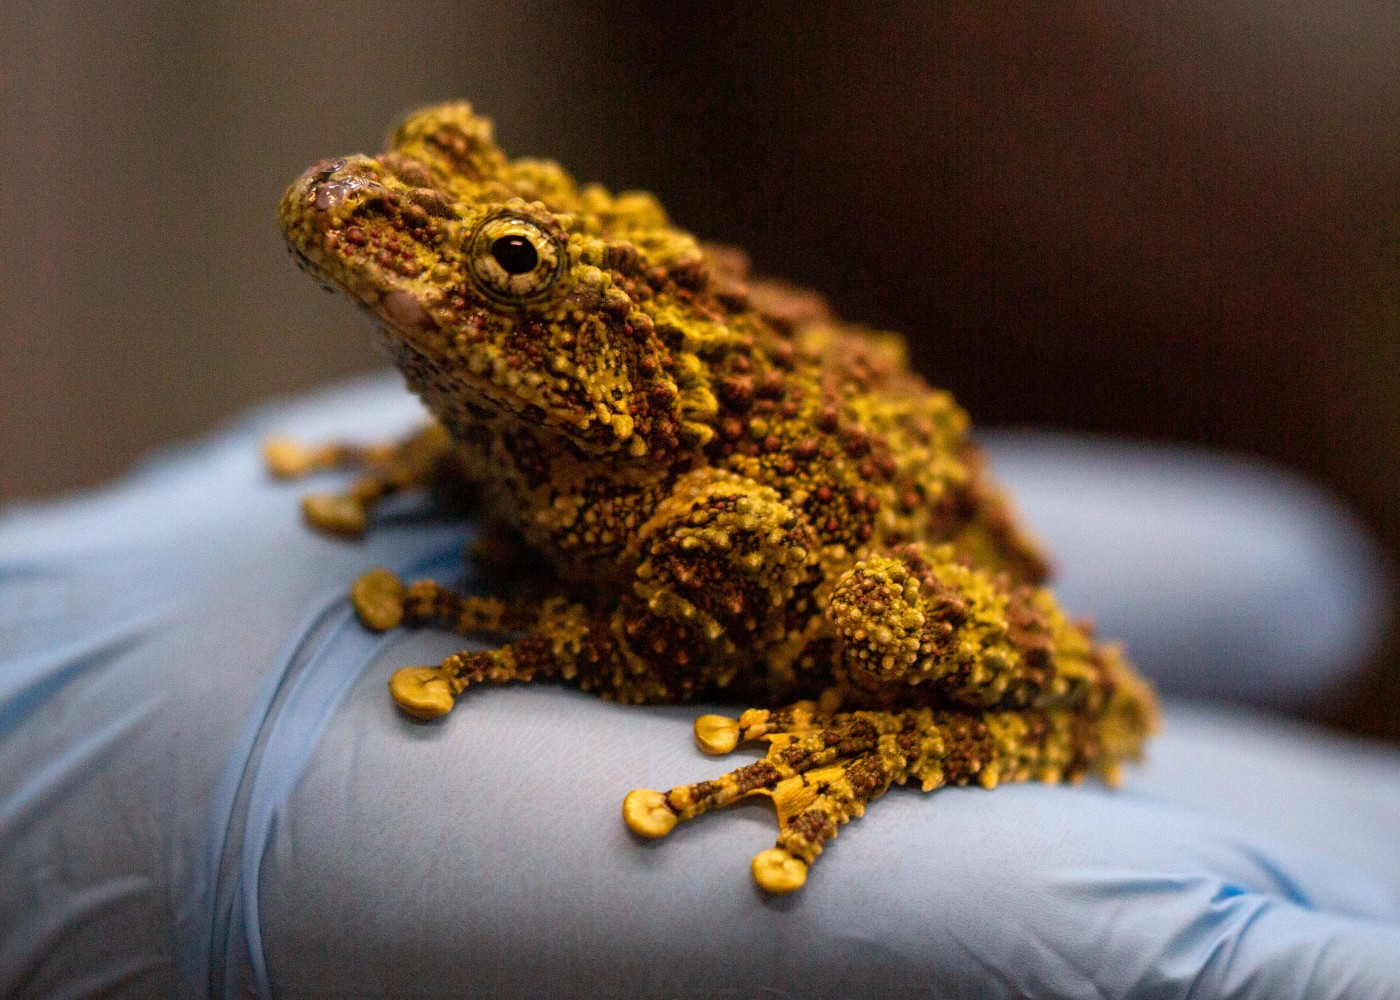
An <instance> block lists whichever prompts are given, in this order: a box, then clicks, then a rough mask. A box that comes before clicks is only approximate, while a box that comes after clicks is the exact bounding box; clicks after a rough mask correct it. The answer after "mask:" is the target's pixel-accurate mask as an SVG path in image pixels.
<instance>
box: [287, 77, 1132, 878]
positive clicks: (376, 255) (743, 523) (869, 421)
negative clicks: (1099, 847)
mask: <svg viewBox="0 0 1400 1000" xmlns="http://www.w3.org/2000/svg"><path fill="white" fill-rule="evenodd" d="M281 222H282V227H283V230H284V233H285V235H286V238H287V241H288V244H289V246H290V247H291V249H292V251H293V253H294V256H295V257H296V258H297V260H298V262H299V263H300V264H301V265H302V266H303V267H304V268H305V269H306V270H307V271H309V272H310V273H311V274H312V275H313V276H314V277H315V278H317V279H318V280H319V281H321V282H322V283H324V284H326V285H328V286H331V287H335V288H338V289H340V290H342V291H344V292H345V293H346V294H348V295H349V296H350V297H351V298H352V299H353V300H355V301H356V302H357V303H359V304H360V305H361V306H363V307H364V308H365V309H366V310H368V311H369V312H370V313H371V314H372V316H373V317H374V319H375V320H376V321H377V323H378V326H379V329H380V330H381V331H382V333H383V335H384V337H385V338H386V340H387V343H388V344H389V346H390V349H391V350H392V352H393V356H394V358H395V360H396V362H397V364H398V366H399V368H400V369H401V370H402V371H403V373H404V375H405V376H406V378H407V380H408V382H409V385H410V386H411V387H412V388H413V389H414V390H415V391H416V392H417V393H418V394H419V395H420V396H421V397H422V398H423V399H424V401H425V402H426V404H427V405H428V406H429V408H430V409H431V410H432V412H433V414H434V415H435V416H436V417H437V418H438V420H439V421H441V423H442V425H443V426H444V427H445V428H446V429H447V431H448V432H449V433H450V436H451V443H450V446H449V445H446V444H445V445H444V447H445V448H448V449H449V450H445V451H444V454H443V462H444V463H445V465H444V467H446V463H450V469H451V470H452V472H451V474H452V475H456V476H460V477H465V478H466V479H467V480H470V481H471V482H472V483H474V484H475V486H476V487H477V490H478V493H479V496H480V499H481V504H482V512H483V516H484V518H485V523H486V524H487V531H488V533H490V534H492V537H498V538H499V539H501V540H502V546H503V547H505V546H508V545H509V544H519V541H522V540H523V543H524V545H525V546H526V547H527V548H528V549H529V550H530V551H532V552H533V553H535V554H536V555H537V556H540V557H543V561H544V563H545V564H546V565H547V567H548V571H547V572H546V573H545V574H544V575H545V576H546V577H548V579H547V580H546V581H545V582H544V583H541V582H540V581H539V580H536V581H534V584H533V585H534V586H535V587H536V588H537V589H538V588H539V587H543V591H544V592H543V593H542V594H540V595H537V597H535V598H531V599H530V601H532V602H533V603H530V604H529V607H530V609H531V610H530V611H529V613H528V614H526V615H525V616H524V617H525V619H528V620H530V621H532V623H533V624H532V625H531V626H530V628H529V629H527V631H526V633H525V635H524V637H523V638H521V639H519V640H517V641H515V642H513V643H511V644H509V645H507V646H505V647H502V648H501V649H500V650H496V651H494V652H492V653H464V654H460V655H459V656H457V657H453V658H450V659H449V660H448V661H446V662H445V663H444V664H442V665H441V666H440V667H437V668H414V669H415V670H417V671H418V672H417V673H415V674H412V675H409V674H404V676H403V677H401V678H400V677H396V681H395V685H396V686H395V688H394V690H395V696H396V697H397V698H399V701H400V703H401V704H403V705H404V706H405V708H406V709H407V710H409V711H410V712H412V713H413V714H415V715H419V716H422V717H428V716H431V715H435V714H439V712H440V711H443V710H445V709H446V708H447V707H450V704H451V698H452V697H455V696H456V695H457V694H458V693H460V691H461V690H463V689H464V688H465V687H466V686H468V685H469V684H471V683H474V682H480V681H503V680H513V679H529V678H533V677H539V676H558V677H564V678H568V679H571V680H573V681H575V682H576V683H578V684H579V685H581V686H582V687H583V688H585V689H587V690H592V691H596V692H598V693H600V694H602V695H604V696H606V697H610V698H615V699H618V700H622V701H627V702H662V701H677V700H689V699H693V698H698V697H710V696H713V695H715V694H716V693H718V692H719V691H720V690H721V689H728V690H729V691H731V692H732V693H733V696H734V697H739V698H744V699H750V700H751V701H752V702H753V703H757V704H761V705H765V706H778V705H782V704H785V703H787V702H791V701H793V700H795V699H799V698H817V697H819V696H821V697H822V701H821V707H820V708H818V707H815V706H812V705H805V706H799V707H798V708H796V709H793V710H784V711H778V712H770V711H765V710H755V711H754V712H750V713H747V714H746V715H745V716H744V717H743V718H742V719H741V720H739V727H740V729H741V730H742V731H741V732H740V734H739V735H740V736H746V737H759V736H766V737H767V738H769V739H770V741H771V742H772V750H771V751H770V754H769V758H768V760H766V761H760V762H759V764H757V765H751V766H750V768H747V769H740V770H739V771H736V772H734V773H733V774H732V775H728V776H726V777H725V778H722V779H720V780H719V781H715V782H702V783H701V784H700V785H695V786H687V787H686V788H683V789H675V790H673V791H672V792H670V793H668V794H667V796H666V797H665V805H664V806H659V807H658V808H660V809H662V811H663V812H665V811H666V810H669V811H670V812H672V813H674V814H675V815H676V816H677V817H679V818H686V817H688V816H690V815H694V814H696V813H698V812H702V811H705V810H706V809H708V808H712V807H713V806H714V805H719V804H723V803H724V802H727V801H730V800H731V799H732V798H733V797H735V796H737V795H741V794H750V793H754V792H765V793H768V794H772V795H774V797H775V798H776V799H777V800H778V802H779V807H780V808H779V812H780V816H781V817H782V819H783V839H780V842H779V843H780V847H781V848H782V850H783V851H785V852H787V854H786V855H784V857H792V858H797V859H801V861H803V862H807V861H810V860H811V859H812V858H814V857H815V855H816V854H817V853H818V852H819V851H820V850H821V844H822V843H823V842H824V841H825V840H826V839H829V837H830V836H834V834H835V830H836V827H837V826H838V825H839V824H840V823H841V822H844V820H845V819H847V818H849V817H850V816H851V815H858V814H859V812H860V811H861V809H862V808H863V805H864V803H865V802H867V801H869V800H870V799H872V798H874V797H875V796H877V795H878V794H879V793H880V792H882V791H883V790H884V789H885V788H886V787H888V785H889V784H890V783H891V782H903V781H905V780H907V779H908V778H909V777H915V778H917V779H918V780H919V781H920V782H921V783H922V784H923V785H924V786H925V787H926V788H932V787H935V786H937V785H939V784H943V783H946V782H957V783H966V782H969V781H980V782H981V783H982V784H984V785H988V786H991V785H994V784H996V783H997V782H998V781H1006V780H1016V779H1027V778H1036V779H1040V780H1050V781H1054V780H1060V779H1073V778H1077V777H1079V776H1081V775H1082V774H1084V773H1086V772H1089V771H1094V772H1098V773H1100V774H1103V775H1112V774H1113V773H1114V772H1115V770H1116V768H1117V765H1118V764H1119V762H1120V761H1122V760H1124V759H1127V758H1131V757H1134V756H1135V755H1136V754H1137V753H1138V752H1139V749H1140V746H1141V743H1142V740H1143V738H1144V736H1145V735H1146V734H1147V733H1148V731H1149V730H1150V729H1151V728H1152V725H1153V720H1154V718H1155V712H1154V708H1153V704H1152V699H1151V694H1150V692H1149V690H1148V689H1147V687H1146V686H1145V684H1144V683H1143V682H1142V681H1141V680H1140V679H1139V678H1138V677H1137V675H1136V674H1134V673H1133V671H1132V669H1131V667H1130V666H1129V665H1128V664H1127V662H1126V661H1125V660H1124V659H1123V657H1122V656H1121V655H1120V654H1119V653H1118V652H1117V651H1116V649H1115V648H1113V647H1111V646H1103V645H1099V644H1097V643H1095V642H1094V641H1093V639H1092V637H1091V636H1090V635H1089V633H1088V630H1087V629H1086V628H1085V627H1083V626H1080V625H1076V624H1074V623H1072V622H1070V621H1069V620H1068V619H1067V618H1066V617H1065V616H1064V615H1063V614H1062V613H1061V612H1060V611H1059V609H1058V608H1057V607H1056V605H1055V603H1054V601H1053V599H1052V598H1051V597H1050V595H1049V593H1048V592H1047V591H1045V590H1044V589H1041V588H1040V587H1039V586H1038V584H1039V583H1040V582H1041V581H1042V580H1043V578H1044V576H1045V564H1044V562H1043V560H1042V558H1041V557H1040V555H1039V553H1038V550H1037V548H1036V546H1035V545H1034V544H1033V542H1032V541H1031V540H1030V539H1029V538H1028V537H1027V536H1026V535H1025V534H1024V533H1023V532H1022V530H1021V529H1020V528H1019V527H1018V525H1017V524H1016V523H1015V521H1014V520H1013V518H1012V516H1011V513H1010V511H1009V508H1008V505H1007V503H1006V501H1005V500H1004V498H1003V496H1002V494H1001V492H1000V491H999V490H998V489H997V488H996V487H995V485H994V484H993V483H992V482H991V481H990V480H989V478H988V476H987V473H986V471H985V469H984V465H983V461H982V458H981V456H980V455H979V454H978V452H977V450H976V448H975V447H974V446H973V445H972V443H971V441H970V440H969V438H968V421H967V418H966V416H965V414H964V413H963V411H962V410H961V409H959V408H958V406H957V405H956V404H955V403H954V402H953V400H952V398H951V397H950V396H949V395H948V394H947V393H945V392H941V391H938V390H934V389H931V388H929V387H928V386H927V385H926V384H925V383H924V382H923V381H922V380H921V379H920V378H919V377H918V376H917V375H915V374H913V373H912V372H910V371H909V369H908V366H907V363H906V360H905V354H904V347H903V344H902V341H900V339H899V338H898V337H896V336H894V335H891V334H883V333H876V332H873V331H870V330H867V329H863V328H859V327H855V326H851V325H848V324H844V323H841V322H839V321H838V320H836V319H835V318H833V317H832V316H831V315H830V314H829V313H828V311H827V309H826V307H825V305H824V304H823V303H822V301H821V300H820V299H819V298H818V297H817V296H815V295H813V294H811V293H809V292H805V291H801V290H798V289H794V288H791V287H789V286H786V285H783V284H780V283H777V282H768V281H757V280H755V279H753V278H751V277H750V276H749V275H748V273H747V268H746V264H745V262H744V260H743V258H742V256H741V255H740V254H738V253H737V252H735V251H731V250H725V249H719V248H714V247H709V246H704V245H701V244H699V243H697V242H696V241H695V239H694V238H693V237H691V236H690V235H689V234H687V233H685V232H682V231H681V230H679V229H676V228H674V227H673V226H672V225H671V224H670V222H669V221H668V219H667V217H666V214H665V212H664V211H663V209H662V208H661V206H660V205H659V204H658V203H657V202H656V200H655V199H654V198H653V197H651V196H650V195H648V194H645V193H638V192H632V193H623V194H616V195H615V194H611V193H609V192H608V191H605V190H604V189H602V188H601V187H598V186H596V185H585V186H580V185H578V184H576V183H575V182H574V180H573V179H572V178H571V177H570V176H569V175H568V174H566V173H565V172H564V171H563V170H562V169H561V168H559V167H558V166H557V165H555V164H553V163H550V162H544V161H537V160H523V159H522V160H508V159H507V158H506V157H505V156H504V155H503V154H502V153H501V152H500V150H499V149H498V148H497V147H496V146H495V144H494V142H493V141H492V137H491V129H490V125H489V123H488V122H486V121H485V120H483V119H482V118H479V117H477V116H476V115H474V114H473V113H472V111H471V110H470V108H469V107H468V106H467V105H465V104H452V105H445V106H442V107H437V108H432V109H428V110H426V111H423V112H421V113H419V114H416V115H414V116H412V117H411V118H409V119H408V120H407V121H406V122H405V123H404V124H403V125H402V126H401V127H400V128H399V129H398V131H397V132H396V133H395V134H394V136H393V137H392V139H391V142H390V150H389V151H388V152H386V153H384V154H382V155H380V156H378V157H374V158H369V157H364V156H353V157H348V158H345V159H341V160H335V161H329V162H326V163H322V164H319V165H317V166H316V167H313V168H312V169H311V170H309V171H308V172H307V173H306V174H305V175H304V176H303V177H302V178H300V179H299V180H298V181H297V182H296V183H295V184H294V185H293V186H292V187H291V188H290V189H289V190H288V192H287V193H286V195H285V197H284V198H283V201H282V206H281ZM526 243H528V244H529V247H528V249H524V250H522V249H521V248H522V247H523V246H524V244H526ZM512 246H513V247H514V249H515V250H516V251H517V253H516V254H515V256H511V255H510V254H509V253H508V252H507V251H509V250H510V249H511V247H512ZM503 247H505V250H502V248H503ZM522 254H523V255H522ZM443 440H444V442H446V440H447V439H446V437H445V436H444V437H443ZM507 539H511V540H513V541H511V542H509V543H507V542H506V540H507ZM424 593H427V591H424ZM433 593H434V594H437V595H438V596H436V597H433V598H432V600H431V601H428V603H427V604H423V601H420V602H419V603H420V605H422V607H420V608H419V611H417V612H413V613H410V614H409V617H410V619H413V620H423V619H427V618H433V617H436V618H437V619H439V620H446V621H447V622H448V623H449V624H452V623H454V622H455V623H458V624H459V625H460V623H461V622H465V621H468V620H469V619H471V618H472V614H473V613H474V612H471V611H470V608H469V609H468V610H467V611H463V610H462V607H467V605H462V606H460V607H459V606H458V605H455V604H452V602H453V601H454V600H456V601H459V602H460V601H462V600H464V599H459V598H455V597H453V596H452V595H450V594H447V592H445V591H443V592H441V593H439V592H438V591H433ZM384 594H388V597H387V598H385V599H386V600H388V601H389V602H390V603H391V604H393V603H394V602H397V601H398V600H399V596H398V595H399V590H397V589H393V588H390V590H388V591H384V592H383V593H381V594H380V596H381V597H383V596H384ZM424 600H426V598H425V599H424ZM465 600H466V601H467V602H468V603H469V602H470V601H471V600H472V599H465ZM432 601H437V602H438V603H437V604H435V605H433V604H432ZM444 602H445V603H444ZM527 603H528V602H527ZM429 605H432V606H431V607H430V606H429ZM449 605H450V606H449ZM386 620H393V621H397V620H398V618H397V617H394V616H393V615H392V614H391V615H390V619H386ZM461 627H463V628H464V630H470V629H468V628H466V627H465V626H461ZM401 673H403V672H401ZM424 692H427V693H426V694H425V693H424ZM444 692H445V694H444ZM838 705H839V706H840V707H844V708H846V709H848V710H850V709H854V710H856V711H853V712H852V711H846V712H839V711H837V707H838ZM882 734H883V735H882ZM728 742H729V741H726V740H723V739H722V740H720V741H719V743H720V744H721V745H718V746H716V747H714V748H715V749H721V750H722V749H727V745H728ZM754 768H758V772H757V773H755V772H754V770H753V769H754ZM813 775H816V776H817V777H815V778H813V777H812V776H813ZM784 782H786V784H784ZM785 803H786V805H785ZM794 803H796V805H800V806H801V809H800V810H798V811H796V812H793V809H795V808H796V805H794ZM785 810H786V811H785ZM629 822H632V817H631V816H630V815H629ZM633 825H634V828H638V829H640V827H639V826H638V823H633ZM642 825H645V824H642ZM641 832H645V831H641ZM661 832H664V831H661ZM770 860H771V859H770ZM803 871H804V872H805V868H804V869H803ZM755 872H756V874H758V869H757V868H756V869H755ZM760 882H761V883H762V882H763V877H762V876H760ZM799 884H800V882H799ZM770 887H775V886H770Z"/></svg>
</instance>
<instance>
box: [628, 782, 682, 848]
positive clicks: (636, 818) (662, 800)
mask: <svg viewBox="0 0 1400 1000" xmlns="http://www.w3.org/2000/svg"><path fill="white" fill-rule="evenodd" d="M622 818H623V820H625V821H626V823H627V828H628V829H629V830H631V831H632V832H633V833H635V834H636V835H637V836H639V837H646V838H647V839H648V840H654V839H656V838H657V837H664V836H666V834H668V833H670V832H671V831H672V830H674V829H675V828H676V824H677V823H678V822H680V817H679V816H677V815H676V811H675V810H674V809H672V808H671V806H670V804H669V803H668V802H667V801H666V796H665V795H663V794H662V793H661V792H654V791H652V790H651V789H649V788H638V789H636V790H635V791H632V792H628V793H627V797H626V798H625V799H623V800H622Z"/></svg>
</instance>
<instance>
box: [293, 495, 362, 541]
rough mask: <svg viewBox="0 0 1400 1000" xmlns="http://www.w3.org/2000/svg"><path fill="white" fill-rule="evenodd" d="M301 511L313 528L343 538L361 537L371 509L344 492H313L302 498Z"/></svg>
mask: <svg viewBox="0 0 1400 1000" xmlns="http://www.w3.org/2000/svg"><path fill="white" fill-rule="evenodd" d="M301 512H302V515H303V516H304V517H305V518H306V521H307V523H308V524H310V525H311V526H312V527H313V528H317V529H319V530H321V531H324V532H326V533H327V534H331V535H340V536H341V537H343V538H359V537H360V536H361V535H363V534H364V533H365V527H366V525H367V524H368V523H369V511H368V510H367V509H366V508H365V505H364V504H363V503H362V502H360V501H359V500H357V499H356V498H355V497H353V496H349V495H347V494H344V493H313V494H312V495H310V496H305V497H302V498H301Z"/></svg>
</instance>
